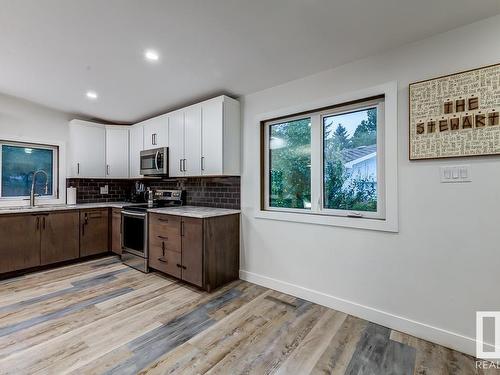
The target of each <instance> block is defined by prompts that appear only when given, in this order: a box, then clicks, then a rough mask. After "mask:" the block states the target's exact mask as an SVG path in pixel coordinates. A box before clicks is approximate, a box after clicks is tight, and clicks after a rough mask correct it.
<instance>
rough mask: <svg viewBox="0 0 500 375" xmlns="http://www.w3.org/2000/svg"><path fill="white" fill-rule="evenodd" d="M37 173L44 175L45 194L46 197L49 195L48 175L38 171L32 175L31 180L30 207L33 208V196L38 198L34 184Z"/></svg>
mask: <svg viewBox="0 0 500 375" xmlns="http://www.w3.org/2000/svg"><path fill="white" fill-rule="evenodd" d="M39 173H43V174H44V175H45V194H46V195H47V194H48V193H49V175H48V174H47V172H45V171H44V170H42V169H39V170H38V171H36V172H34V173H33V179H32V181H31V192H30V207H35V196H38V194H35V182H36V176H37V175H38V174H39Z"/></svg>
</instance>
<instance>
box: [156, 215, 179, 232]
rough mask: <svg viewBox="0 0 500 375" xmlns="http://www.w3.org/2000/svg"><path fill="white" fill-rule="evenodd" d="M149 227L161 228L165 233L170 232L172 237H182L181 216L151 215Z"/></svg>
mask: <svg viewBox="0 0 500 375" xmlns="http://www.w3.org/2000/svg"><path fill="white" fill-rule="evenodd" d="M149 225H150V226H152V227H155V228H161V231H162V232H163V233H166V232H168V233H169V234H171V235H178V236H180V235H181V218H180V216H171V215H161V214H149Z"/></svg>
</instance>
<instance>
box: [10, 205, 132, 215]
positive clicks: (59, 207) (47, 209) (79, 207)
mask: <svg viewBox="0 0 500 375" xmlns="http://www.w3.org/2000/svg"><path fill="white" fill-rule="evenodd" d="M133 204H134V203H130V202H101V203H80V204H71V205H70V204H51V205H43V204H42V205H37V206H35V207H29V206H23V207H1V208H0V215H2V214H4V215H5V214H21V213H31V212H50V211H64V210H84V209H89V208H106V207H111V208H122V207H123V206H127V205H133Z"/></svg>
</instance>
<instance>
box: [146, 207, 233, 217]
mask: <svg viewBox="0 0 500 375" xmlns="http://www.w3.org/2000/svg"><path fill="white" fill-rule="evenodd" d="M148 212H151V213H154V214H165V215H177V216H188V217H195V218H199V219H205V218H208V217H216V216H225V215H234V214H239V213H240V212H241V211H240V210H231V209H228V208H215V207H200V206H180V207H162V208H150V209H149V210H148Z"/></svg>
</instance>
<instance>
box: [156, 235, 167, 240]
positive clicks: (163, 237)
mask: <svg viewBox="0 0 500 375" xmlns="http://www.w3.org/2000/svg"><path fill="white" fill-rule="evenodd" d="M158 238H159V239H161V240H168V237H165V236H158Z"/></svg>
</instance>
